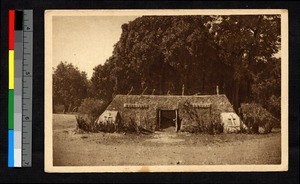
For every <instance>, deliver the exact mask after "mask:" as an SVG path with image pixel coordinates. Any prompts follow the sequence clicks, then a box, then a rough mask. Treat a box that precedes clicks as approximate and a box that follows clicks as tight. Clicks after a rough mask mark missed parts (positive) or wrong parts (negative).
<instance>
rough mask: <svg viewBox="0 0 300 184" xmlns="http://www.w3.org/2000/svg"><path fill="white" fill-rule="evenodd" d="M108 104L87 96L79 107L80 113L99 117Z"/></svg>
mask: <svg viewBox="0 0 300 184" xmlns="http://www.w3.org/2000/svg"><path fill="white" fill-rule="evenodd" d="M106 106H107V103H106V102H104V101H103V100H98V99H94V98H86V99H84V100H83V102H82V104H81V105H80V107H79V108H78V113H79V114H86V115H88V116H92V117H93V118H98V117H99V116H100V115H101V114H102V113H103V112H104V110H105V108H106Z"/></svg>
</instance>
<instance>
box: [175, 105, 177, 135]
mask: <svg viewBox="0 0 300 184" xmlns="http://www.w3.org/2000/svg"><path fill="white" fill-rule="evenodd" d="M177 111H178V109H176V110H175V128H176V129H175V132H178V118H177V117H178V112H177Z"/></svg>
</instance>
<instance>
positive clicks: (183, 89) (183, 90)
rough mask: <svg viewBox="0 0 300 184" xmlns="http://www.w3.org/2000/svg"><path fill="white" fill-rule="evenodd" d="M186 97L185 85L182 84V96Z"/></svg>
mask: <svg viewBox="0 0 300 184" xmlns="http://www.w3.org/2000/svg"><path fill="white" fill-rule="evenodd" d="M183 95H184V84H182V96H183Z"/></svg>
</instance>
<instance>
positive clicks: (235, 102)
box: [233, 79, 240, 110]
mask: <svg viewBox="0 0 300 184" xmlns="http://www.w3.org/2000/svg"><path fill="white" fill-rule="evenodd" d="M239 91H240V79H236V80H235V85H234V98H233V107H234V109H235V110H237V109H238V106H239V100H240V99H239Z"/></svg>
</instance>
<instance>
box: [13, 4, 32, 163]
mask: <svg viewBox="0 0 300 184" xmlns="http://www.w3.org/2000/svg"><path fill="white" fill-rule="evenodd" d="M32 13H33V12H32V10H23V11H15V10H9V96H8V108H9V109H8V129H9V130H8V134H9V137H8V166H9V167H30V166H31V154H32V151H31V149H32V146H31V144H32V63H33V60H32V44H33V39H32V38H33V31H32V28H33V27H32V19H33V17H32Z"/></svg>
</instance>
